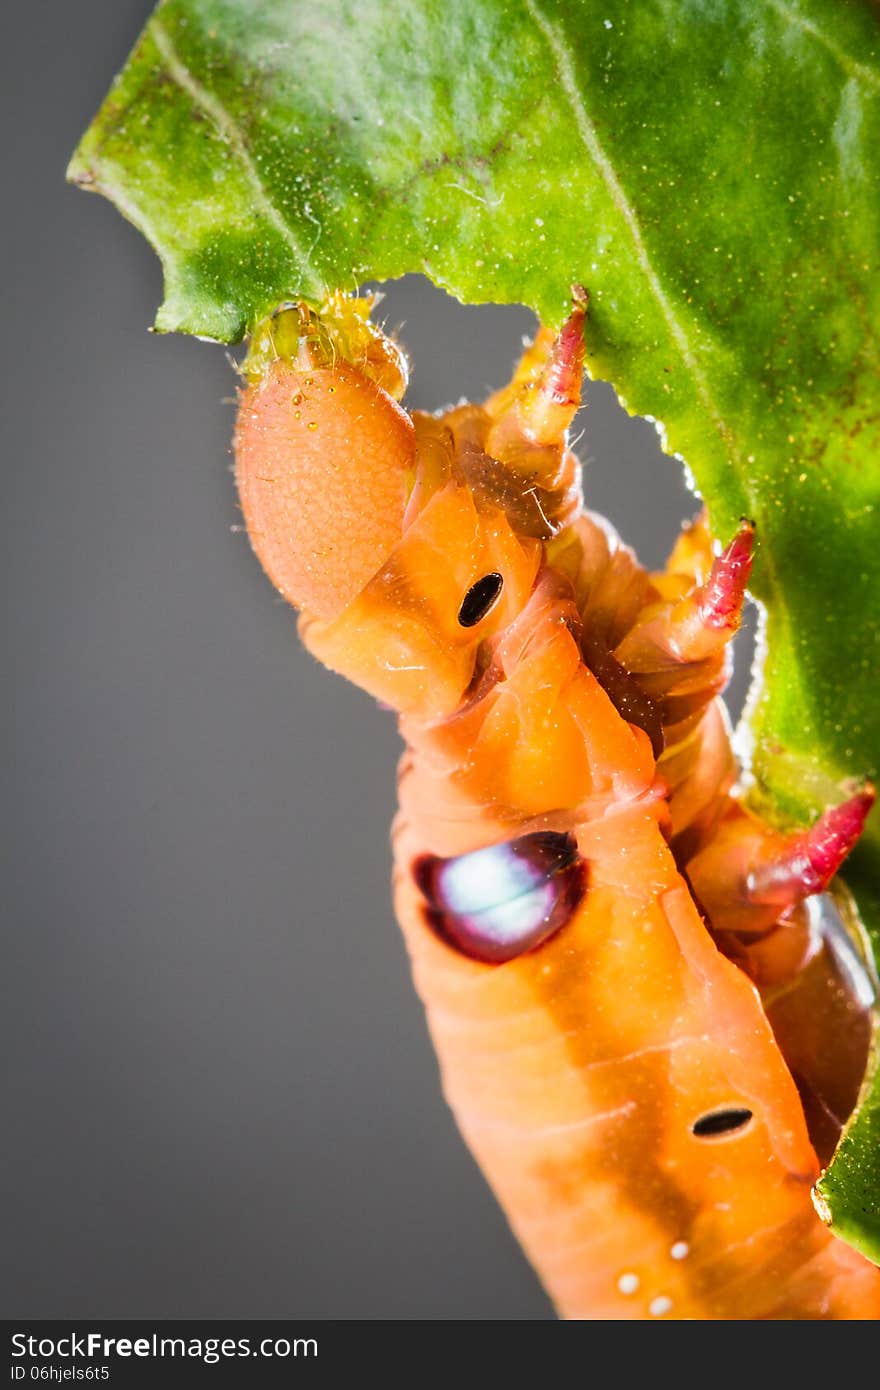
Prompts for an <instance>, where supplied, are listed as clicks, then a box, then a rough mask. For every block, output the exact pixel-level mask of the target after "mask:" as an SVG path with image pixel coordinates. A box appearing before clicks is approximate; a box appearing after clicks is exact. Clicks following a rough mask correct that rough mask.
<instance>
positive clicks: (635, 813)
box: [240, 349, 880, 1319]
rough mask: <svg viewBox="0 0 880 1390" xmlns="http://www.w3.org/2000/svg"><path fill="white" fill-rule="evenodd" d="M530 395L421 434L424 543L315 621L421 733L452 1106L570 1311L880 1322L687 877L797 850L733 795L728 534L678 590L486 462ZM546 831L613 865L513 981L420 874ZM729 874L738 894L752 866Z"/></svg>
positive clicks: (309, 621)
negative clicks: (726, 857) (482, 609)
mask: <svg viewBox="0 0 880 1390" xmlns="http://www.w3.org/2000/svg"><path fill="white" fill-rule="evenodd" d="M535 355H536V354H535V349H533V350H532V357H531V358H530V359H527V362H526V366H525V367H524V368H523V369H522V371H521V375H522V373H523V372H530V373H532V375H533V373H534V366H533V362H534V358H535ZM537 356H538V358H540V353H538V354H537ZM531 379H532V377H529V380H531ZM517 380H518V379H517V378H515V379H514V384H513V386H512V387H511V388H509V391H508V393H507V395H505V393H500V395H499V397H497V398H494V401H490V402H489V403H488V405H487V407H485V408H481V407H476V406H465V407H458V408H457V409H456V410H454V411H452V412H449V413H448V414H447V415H446V416H445V417H443V418H442V420H441V421H439V422H438V421H437V420H435V419H432V418H429V417H422V416H418V415H417V416H416V417H415V439H416V455H415V458H416V463H415V473H416V483H415V490H414V492H413V493H412V495H411V497H410V502H409V509H408V512H407V516H406V520H405V529H404V530H403V533H402V535H401V537H400V538H399V540H398V541H397V544H396V545H395V546H394V548H393V549H392V550H391V552H390V554H389V555H388V557H387V559H386V560H385V562H384V564H382V565H381V567H380V568H378V570H377V572H376V573H375V574H374V575H373V576H372V577H371V578H370V579H369V581H368V582H367V583H366V584H365V585H364V586H363V587H362V588H361V589H360V592H358V593H357V595H356V596H355V597H353V599H352V600H351V602H348V603H346V604H345V605H344V606H343V607H342V608H340V609H339V611H338V612H336V613H334V614H332V615H331V616H330V617H329V618H324V619H322V618H321V616H320V615H316V614H315V613H313V612H305V613H304V614H303V617H302V619H301V623H300V629H301V634H302V637H303V640H304V641H305V643H306V645H307V647H308V648H309V650H310V651H312V652H313V654H314V655H315V656H316V657H318V658H319V659H320V660H321V661H322V662H324V663H325V664H326V665H328V666H329V667H331V668H332V669H334V670H336V671H340V672H341V673H343V674H344V675H346V676H347V677H349V678H350V679H351V680H353V681H355V682H356V683H358V684H359V685H362V686H363V687H364V688H365V689H366V690H367V691H369V692H370V693H371V694H372V695H374V696H375V697H376V698H377V699H379V700H381V701H382V702H384V703H385V704H387V705H389V706H391V707H392V708H393V709H395V710H397V711H398V712H399V714H400V727H401V732H402V734H403V737H404V739H405V742H406V752H405V754H404V756H403V759H402V763H401V772H400V814H399V816H398V819H397V821H396V824H395V828H394V833H393V845H394V865H395V867H394V891H395V905H396V909H397V914H398V917H399V919H400V922H401V925H402V927H403V931H404V934H405V937H406V941H407V946H408V949H409V952H410V955H411V959H412V964H413V969H414V974H415V980H416V985H417V988H418V990H419V993H420V995H421V997H422V999H423V1001H424V1003H425V1007H426V1010H427V1016H428V1022H429V1026H430V1030H431V1034H432V1037H433V1040H434V1044H435V1047H436V1049H437V1054H438V1057H439V1059H440V1064H441V1069H442V1077H443V1086H444V1091H445V1094H446V1097H447V1099H448V1101H449V1104H450V1105H451V1107H452V1109H453V1111H454V1113H455V1116H456V1119H457V1121H458V1123H459V1126H460V1128H461V1130H462V1132H463V1134H464V1136H465V1138H466V1139H467V1142H468V1143H469V1145H470V1147H471V1149H472V1150H473V1152H474V1154H475V1155H476V1157H477V1159H478V1161H479V1163H480V1165H481V1167H482V1169H483V1172H484V1173H485V1175H486V1177H487V1179H488V1180H489V1182H490V1183H491V1185H492V1187H493V1188H494V1190H495V1192H496V1194H497V1196H498V1199H499V1201H500V1202H501V1204H502V1206H503V1207H504V1210H505V1211H506V1213H507V1215H508V1218H509V1220H510V1222H511V1225H512V1226H513V1228H514V1230H515V1232H516V1234H517V1236H518V1238H519V1240H520V1241H521V1243H522V1245H523V1247H524V1249H525V1251H526V1253H527V1255H528V1257H529V1259H530V1260H531V1261H532V1263H533V1264H534V1266H535V1268H536V1269H537V1271H538V1273H539V1275H540V1277H541V1278H542V1280H543V1282H544V1284H545V1286H546V1288H547V1289H548V1291H549V1293H550V1295H551V1296H552V1298H553V1299H554V1301H555V1303H556V1306H557V1308H558V1309H559V1311H560V1313H561V1314H562V1315H564V1316H566V1317H573V1318H615V1319H617V1318H646V1317H669V1318H699V1319H758V1318H803V1319H817V1318H835V1319H839V1318H848V1319H854V1318H873V1317H875V1316H877V1315H878V1313H880V1271H878V1270H877V1269H875V1268H874V1267H873V1266H872V1265H871V1264H869V1263H868V1262H867V1261H866V1260H865V1259H863V1258H862V1257H861V1256H860V1255H858V1254H857V1253H856V1252H854V1251H853V1250H852V1249H850V1248H849V1247H847V1246H846V1245H844V1244H842V1243H841V1242H839V1241H838V1240H837V1239H836V1238H835V1237H833V1236H832V1235H831V1234H830V1233H829V1231H828V1230H827V1229H826V1228H825V1226H823V1224H822V1222H821V1221H820V1219H819V1217H818V1216H817V1214H816V1211H815V1210H814V1207H813V1204H812V1200H811V1187H812V1184H813V1183H814V1181H815V1179H816V1177H817V1175H818V1172H819V1165H818V1162H817V1159H816V1155H815V1152H814V1150H813V1148H812V1146H811V1143H810V1139H809V1136H808V1133H807V1127H806V1124H805V1119H804V1112H803V1109H802V1105H801V1102H800V1100H799V1097H798V1092H797V1090H796V1087H795V1084H794V1082H793V1080H792V1077H791V1075H790V1073H789V1071H788V1069H787V1067H786V1065H785V1062H784V1060H783V1057H782V1055H781V1053H780V1050H779V1047H778V1046H777V1044H776V1042H775V1040H774V1036H773V1033H772V1031H771V1028H770V1025H769V1023H768V1021H767V1018H766V1016H765V1013H764V1010H763V1008H762V1004H761V1000H760V998H759V995H758V993H757V991H756V989H755V987H754V985H753V984H752V982H751V980H750V979H749V978H748V975H747V973H746V972H745V970H744V969H741V968H739V966H738V965H736V964H733V963H732V961H731V960H729V959H727V958H726V956H725V955H724V954H722V953H721V951H720V950H719V948H718V946H717V945H716V942H715V940H714V939H713V936H712V935H711V934H710V931H709V930H708V929H707V924H706V922H705V921H704V920H703V918H702V917H701V915H700V912H699V911H698V908H697V906H696V905H695V902H694V899H693V897H692V895H691V891H690V889H689V886H688V883H687V881H686V879H685V878H684V877H683V876H682V872H681V870H682V867H684V865H685V864H686V863H687V862H689V860H690V859H692V858H693V857H694V856H695V855H697V854H698V853H699V852H700V851H705V850H706V848H707V846H711V845H712V844H713V842H714V841H713V837H716V836H717V835H718V834H719V827H722V826H724V827H727V830H726V831H725V833H728V834H732V835H733V838H734V839H735V840H736V842H737V843H738V844H740V845H747V846H752V847H754V846H757V847H758V849H760V846H761V845H762V844H763V843H764V839H765V838H769V839H772V835H771V832H769V831H765V830H764V828H763V827H761V826H759V825H758V823H757V822H755V821H754V820H753V818H751V817H747V816H746V814H745V812H743V811H742V810H741V809H740V808H739V806H738V805H737V803H735V802H734V801H733V800H732V799H731V796H730V792H731V788H732V785H733V782H734V778H735V773H736V769H735V766H734V762H733V758H732V755H731V752H730V746H729V740H728V733H727V725H726V722H725V719H724V716H723V713H722V711H721V709H720V706H719V704H718V703H717V701H716V699H715V695H716V694H717V692H718V690H720V688H721V687H722V686H723V683H724V679H725V655H724V644H725V642H726V641H727V639H728V638H729V636H730V635H731V632H730V631H728V632H723V633H721V634H715V636H714V637H712V638H707V636H706V634H705V632H703V631H702V630H701V629H700V628H699V624H696V625H695V623H694V605H695V600H694V599H693V597H691V595H692V593H693V591H694V585H695V582H696V581H699V580H700V579H701V578H704V577H705V569H706V567H707V566H708V564H709V563H710V561H711V554H710V552H709V550H708V538H707V537H706V536H705V535H704V534H702V533H700V531H699V528H695V529H694V530H692V531H691V532H690V533H688V534H686V536H685V537H684V538H683V540H682V542H681V544H680V546H679V547H678V549H677V551H676V554H675V555H674V556H673V558H672V561H671V562H670V570H669V572H668V573H667V574H666V575H663V576H649V575H647V574H646V573H645V572H644V571H643V570H641V569H640V568H639V566H638V565H637V563H636V562H635V560H634V559H633V557H632V555H631V554H630V552H628V551H627V550H625V549H624V548H622V547H621V546H620V545H619V543H618V542H617V541H616V539H615V538H613V537H610V536H609V534H608V532H607V528H605V527H604V525H603V524H601V523H600V522H598V520H596V519H593V518H591V517H589V516H588V515H585V514H579V479H578V476H577V469H576V465H575V463H574V460H573V459H572V457H571V455H570V454H568V453H567V452H566V450H565V448H564V447H561V448H560V449H559V450H558V451H557V452H558V457H557V459H556V465H558V466H554V467H548V461H547V459H546V458H545V457H544V454H543V452H542V453H541V457H540V458H539V457H537V455H536V456H535V459H534V463H535V468H534V471H533V473H532V474H531V475H530V472H529V450H528V448H527V447H526V448H525V451H524V456H523V457H520V456H519V455H517V457H516V461H515V466H512V465H511V466H509V467H502V468H487V467H486V466H484V464H485V460H484V459H483V457H482V454H481V449H482V446H483V445H484V444H485V442H486V440H487V438H488V436H489V434H490V431H492V430H493V429H494V430H496V436H500V435H501V434H502V433H503V431H502V430H501V428H500V427H499V426H498V419H499V415H498V412H499V411H500V410H502V409H503V410H504V411H506V412H509V410H510V401H511V396H510V391H513V394H514V397H515V396H516V386H517ZM499 402H500V404H499ZM388 406H389V411H391V409H392V402H391V401H390V400H389V402H388ZM248 408H249V409H251V410H253V409H255V408H258V403H256V402H255V400H254V398H253V397H252V398H251V399H250V401H249V406H248ZM393 409H394V410H396V407H393ZM391 418H392V417H391V415H390V414H389V421H390V420H391ZM395 418H396V417H395ZM504 428H505V429H508V426H507V425H505V426H504ZM510 428H513V427H510ZM508 432H509V430H508ZM331 435H332V430H331V431H329V432H328V436H327V437H328V438H329V437H331ZM337 435H338V431H337ZM526 442H527V441H526ZM505 447H506V446H505ZM541 449H542V451H543V450H544V441H542V442H541ZM475 459H476V463H475ZM551 462H552V461H551ZM554 469H555V471H554ZM240 470H241V463H240ZM536 485H540V486H542V487H544V488H545V491H544V492H542V493H541V497H542V498H543V503H542V509H541V515H542V517H543V522H541V521H538V520H536V519H535V516H534V515H533V514H532V513H531V512H530V511H529V496H530V495H532V496H536V495H537V494H535V493H534V491H533V489H534V486H536ZM548 499H549V500H548ZM554 499H555V500H554ZM253 541H254V546H255V549H256V550H257V553H258V554H259V555H260V556H261V558H263V539H262V536H261V535H259V534H258V535H254V536H253ZM269 568H270V572H272V566H271V565H270V566H269ZM490 571H497V572H499V573H501V574H502V575H503V578H504V587H503V590H502V595H501V598H500V600H499V602H498V603H497V604H496V606H495V607H494V608H493V609H492V610H491V612H490V613H489V614H488V615H487V616H486V617H485V618H484V619H483V620H482V621H481V622H480V623H478V624H477V625H476V627H474V628H470V629H466V628H462V627H461V626H460V625H459V624H458V622H457V613H458V609H459V605H460V603H461V601H462V597H463V595H464V594H465V593H466V592H467V590H468V588H469V587H470V585H471V584H473V583H474V582H475V581H476V580H477V579H479V578H480V577H481V576H482V575H484V574H486V573H488V572H490ZM688 634H690V635H688ZM591 643H592V646H590V644H591ZM600 649H601V651H602V652H603V653H606V654H614V655H615V659H616V660H617V661H618V662H620V664H621V665H622V666H623V667H625V668H626V671H628V672H631V673H632V672H635V673H637V674H638V679H639V681H640V682H641V683H642V685H641V687H640V688H644V689H645V690H647V691H648V692H649V695H650V699H651V700H652V701H653V702H654V705H655V706H656V708H657V709H658V710H660V711H661V715H662V724H663V732H664V735H665V743H666V748H665V752H664V753H663V755H662V757H661V758H660V760H659V764H658V762H657V761H656V760H655V756H654V753H653V752H652V746H651V738H650V736H649V733H648V732H647V731H646V730H645V729H644V728H642V727H638V726H637V725H636V724H634V723H630V722H628V721H627V720H626V719H625V718H624V717H623V716H622V715H621V714H620V713H619V712H618V709H617V708H615V704H614V703H613V702H612V699H611V698H610V697H609V694H608V693H607V692H606V690H605V689H604V688H603V685H602V684H600V682H599V680H598V679H597V678H596V676H595V675H594V674H593V673H592V671H591V670H590V669H589V667H588V665H587V664H586V662H585V660H584V656H583V653H584V651H586V650H591V651H599V650H600ZM731 826H732V827H733V830H731V829H730V827H731ZM540 828H547V829H553V830H565V831H570V832H572V833H573V834H574V835H575V836H576V840H577V845H578V849H579V852H580V855H581V856H582V858H583V860H584V862H585V864H586V866H587V872H588V886H587V890H586V892H585V895H584V897H583V899H582V901H581V903H580V906H579V907H578V908H577V910H576V912H575V913H574V915H573V917H572V918H571V919H570V920H569V922H568V923H567V924H566V925H565V926H564V927H563V928H562V929H561V930H560V931H558V932H557V933H556V935H554V936H552V937H551V938H550V939H549V940H547V941H546V942H545V943H544V944H543V945H541V946H540V947H539V948H538V949H536V950H532V951H529V952H527V953H526V954H524V955H521V956H519V957H518V958H516V959H514V960H512V961H509V962H507V963H505V964H502V965H484V964H481V963H478V962H476V961H474V960H472V959H469V958H467V957H465V956H464V955H462V954H460V953H459V952H458V951H457V950H456V949H455V948H454V947H452V946H451V945H448V944H446V943H445V942H444V941H443V940H441V939H440V938H439V937H438V936H437V935H435V933H434V932H433V931H432V930H431V928H430V926H429V925H428V924H427V922H426V915H425V906H424V902H423V900H422V898H421V895H420V893H419V891H418V889H417V887H416V884H415V882H414V878H413V866H414V864H415V863H416V861H417V860H418V859H419V858H420V856H422V855H424V854H425V853H430V854H436V855H440V856H449V855H456V854H460V853H463V852H466V851H469V850H473V849H476V848H479V847H481V846H483V845H486V844H492V843H495V842H497V841H500V840H505V839H509V838H512V837H514V836H518V835H521V834H524V833H528V832H530V831H533V830H535V829H540ZM719 874H720V875H721V877H720V878H719ZM710 878H711V884H713V885H717V884H718V883H721V885H722V888H723V887H724V878H723V867H722V869H720V870H719V869H718V868H717V867H713V868H712V869H711V874H710ZM732 882H733V880H731V883H732ZM728 897H730V894H728ZM731 901H733V899H732V898H731ZM743 912H744V909H743ZM746 925H748V923H747V922H746ZM792 968H794V967H792ZM728 1105H733V1106H744V1107H747V1108H748V1109H749V1110H751V1111H752V1112H753V1116H754V1118H753V1120H752V1121H751V1122H750V1124H749V1125H747V1126H746V1128H745V1129H744V1130H743V1131H737V1132H735V1133H732V1134H730V1135H722V1136H719V1137H716V1138H710V1139H706V1138H698V1137H696V1136H695V1135H694V1134H693V1132H692V1128H691V1127H692V1124H693V1122H694V1121H695V1120H696V1119H697V1118H698V1117H700V1116H701V1115H704V1114H705V1113H706V1112H709V1111H712V1110H714V1109H715V1108H717V1107H722V1106H728Z"/></svg>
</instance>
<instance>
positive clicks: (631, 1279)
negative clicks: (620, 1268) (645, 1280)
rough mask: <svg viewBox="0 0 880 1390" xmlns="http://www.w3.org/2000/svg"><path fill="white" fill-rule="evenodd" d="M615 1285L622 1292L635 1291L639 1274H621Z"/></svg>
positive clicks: (629, 1292)
mask: <svg viewBox="0 0 880 1390" xmlns="http://www.w3.org/2000/svg"><path fill="white" fill-rule="evenodd" d="M617 1287H618V1289H619V1290H620V1292H621V1293H623V1294H631V1293H635V1292H636V1290H637V1289H638V1287H639V1276H638V1275H637V1274H621V1276H620V1278H619V1279H618V1281H617Z"/></svg>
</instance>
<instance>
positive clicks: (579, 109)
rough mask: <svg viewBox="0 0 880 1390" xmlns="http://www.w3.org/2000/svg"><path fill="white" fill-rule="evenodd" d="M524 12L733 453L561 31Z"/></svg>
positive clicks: (532, 9) (535, 12)
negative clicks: (544, 44) (551, 62)
mask: <svg viewBox="0 0 880 1390" xmlns="http://www.w3.org/2000/svg"><path fill="white" fill-rule="evenodd" d="M526 8H527V9H528V11H529V13H530V14H531V16H532V18H533V19H534V21H535V24H536V25H537V26H538V28H539V29H540V31H541V33H542V34H543V35H544V38H545V39H546V41H547V44H548V46H549V48H550V50H551V52H552V54H553V57H554V60H555V63H556V71H557V74H558V77H559V82H560V86H561V87H562V90H563V91H564V92H565V95H566V97H567V99H568V103H569V106H570V107H571V110H572V113H573V115H574V119H575V125H576V127H577V131H578V134H579V136H580V138H581V141H582V143H583V145H584V148H585V149H586V151H587V153H588V154H589V156H590V158H591V160H592V161H593V163H594V164H595V166H596V168H597V169H598V171H599V174H600V175H601V177H602V180H603V182H604V183H605V186H606V188H607V189H608V192H609V194H610V195H611V200H612V202H613V203H614V206H615V207H616V208H617V211H618V212H619V213H620V215H621V217H622V218H623V221H624V223H625V224H626V227H627V230H628V231H629V233H630V236H631V238H632V242H633V246H634V248H635V253H636V259H637V261H638V263H639V266H640V267H641V269H642V272H643V274H644V276H645V280H646V281H647V284H648V286H649V288H650V290H651V293H652V295H653V296H654V299H655V300H656V302H657V305H658V306H659V309H660V312H661V313H662V315H663V317H664V319H665V320H666V324H667V327H668V329H669V332H670V335H671V337H672V339H673V341H674V342H675V345H676V347H677V348H678V351H679V353H680V354H681V358H682V361H683V362H684V364H685V366H686V367H687V370H688V371H689V373H690V375H691V377H692V379H693V382H694V384H695V386H696V388H697V392H698V394H699V396H700V399H701V401H702V403H703V405H704V406H705V408H706V410H707V411H708V413H709V415H710V416H711V418H712V422H713V424H714V425H715V428H716V429H717V430H718V432H719V434H720V435H721V437H722V439H723V440H724V443H725V446H726V447H727V448H728V450H730V451H731V452H733V446H732V439H731V432H730V430H729V429H728V427H727V425H726V423H725V421H724V419H723V417H722V415H721V412H720V410H719V409H718V407H717V405H716V404H715V401H714V399H713V396H712V392H711V390H710V387H709V382H708V379H707V377H706V374H705V373H704V371H703V369H702V367H701V366H700V364H699V362H698V360H697V357H696V354H695V352H694V350H693V348H692V346H691V344H690V341H689V339H688V336H687V333H686V332H685V330H684V327H683V326H682V324H681V322H680V320H679V318H678V316H677V314H676V312H675V310H674V308H673V307H672V304H671V303H670V300H669V297H668V295H667V294H666V292H665V290H664V289H663V286H662V285H661V283H660V279H659V277H658V275H657V272H656V270H655V269H654V267H653V265H652V264H651V258H650V256H649V255H648V249H647V247H646V245H645V241H644V237H643V236H642V229H641V227H640V226H639V221H638V218H637V216H636V213H635V210H634V208H633V207H632V204H631V203H630V202H629V199H628V198H627V196H626V193H625V192H624V189H623V186H622V184H621V182H620V180H619V178H618V177H617V172H616V170H615V168H614V165H613V164H612V162H611V160H610V158H609V157H608V155H607V154H606V152H605V150H604V148H603V146H602V143H601V141H600V140H599V136H598V133H597V131H596V127H595V125H594V124H593V122H592V120H591V119H590V116H589V113H588V111H587V108H586V106H585V105H584V101H583V98H582V96H581V93H580V90H579V89H578V85H577V78H576V76H575V72H574V65H573V63H572V58H571V51H570V48H569V45H568V42H567V40H566V38H565V36H564V34H563V33H562V32H561V30H560V27H559V26H558V25H556V24H554V23H553V21H552V20H549V19H548V18H547V17H546V15H544V14H542V13H541V11H540V10H539V9H538V7H537V5H535V3H534V0H526Z"/></svg>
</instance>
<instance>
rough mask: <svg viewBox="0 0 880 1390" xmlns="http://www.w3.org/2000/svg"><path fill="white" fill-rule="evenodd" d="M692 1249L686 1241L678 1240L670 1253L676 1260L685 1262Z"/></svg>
mask: <svg viewBox="0 0 880 1390" xmlns="http://www.w3.org/2000/svg"><path fill="white" fill-rule="evenodd" d="M690 1248H691V1247H690V1246H689V1245H688V1243H687V1241H686V1240H677V1241H676V1242H675V1244H674V1245H673V1247H672V1249H671V1250H670V1252H669V1253H670V1255H671V1256H672V1258H673V1259H674V1260H683V1259H685V1258H686V1256H687V1255H688V1253H689V1251H690Z"/></svg>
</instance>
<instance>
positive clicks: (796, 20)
mask: <svg viewBox="0 0 880 1390" xmlns="http://www.w3.org/2000/svg"><path fill="white" fill-rule="evenodd" d="M768 3H769V5H770V8H771V9H773V10H775V11H776V13H777V14H778V15H779V17H780V18H781V19H784V20H785V22H786V24H791V25H792V26H793V27H794V28H795V29H800V30H801V32H802V33H804V34H809V36H810V38H811V39H815V40H816V42H817V43H819V44H821V45H822V47H823V48H825V49H827V50H828V52H829V53H830V54H831V56H832V58H834V59H835V60H836V61H837V62H838V63H839V64H840V66H841V67H842V68H843V70H844V72H845V73H848V74H849V76H850V77H853V78H855V79H856V81H857V82H864V83H865V85H866V86H868V87H873V88H874V90H875V91H880V77H878V75H877V73H876V72H874V71H873V70H872V69H871V68H869V67H867V66H866V65H865V64H864V63H859V62H857V61H856V59H855V58H851V57H850V56H849V54H848V53H847V52H846V51H845V50H844V49H843V48H841V47H840V45H839V44H837V43H835V42H834V40H833V39H830V38H829V37H828V35H827V34H826V33H825V32H824V30H822V29H820V28H819V26H818V24H816V23H815V22H814V21H813V20H812V19H808V18H807V16H806V15H805V14H801V12H800V10H796V9H792V8H791V6H790V5H786V4H785V3H784V0H768Z"/></svg>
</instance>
